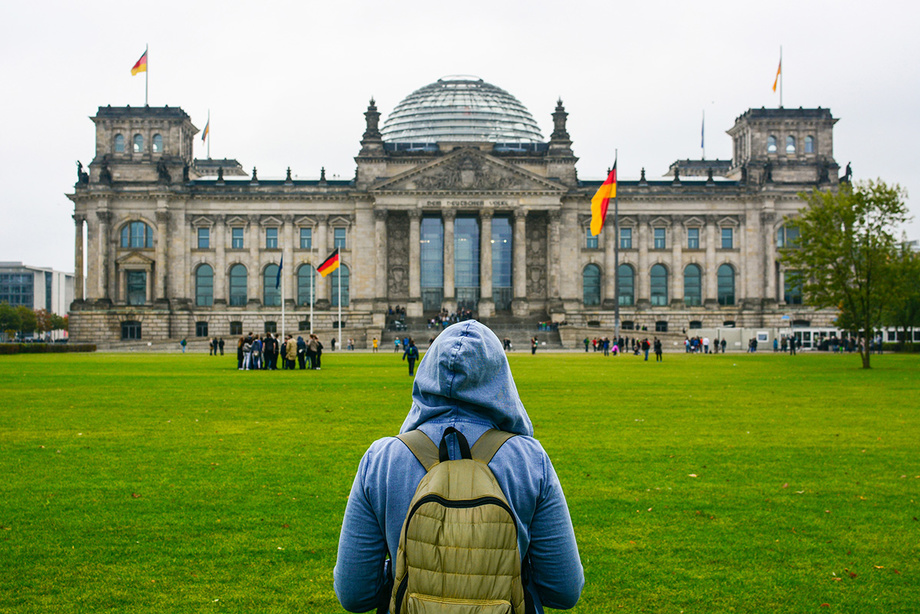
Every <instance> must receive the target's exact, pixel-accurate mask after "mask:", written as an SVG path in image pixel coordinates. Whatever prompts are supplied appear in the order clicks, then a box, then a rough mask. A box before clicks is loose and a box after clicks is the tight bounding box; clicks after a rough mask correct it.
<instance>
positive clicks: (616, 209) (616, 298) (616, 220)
mask: <svg viewBox="0 0 920 614" xmlns="http://www.w3.org/2000/svg"><path fill="white" fill-rule="evenodd" d="M619 158H620V153H619V150H617V149H614V150H613V168H614V171H615V170H616V167H617V162H618V161H619ZM619 198H620V191H619V190H617V191H616V193H615V194H614V196H613V342H614V343H616V344H619V342H620V201H619ZM620 349H621V350H622V349H623V348H620Z"/></svg>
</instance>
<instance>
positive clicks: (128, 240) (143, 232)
mask: <svg viewBox="0 0 920 614" xmlns="http://www.w3.org/2000/svg"><path fill="white" fill-rule="evenodd" d="M121 246H122V247H129V248H132V249H138V248H145V247H153V229H152V228H151V227H150V226H149V225H148V224H145V223H144V222H130V223H128V224H125V225H124V226H123V227H122V229H121Z"/></svg>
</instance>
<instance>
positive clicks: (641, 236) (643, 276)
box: [635, 215, 651, 306]
mask: <svg viewBox="0 0 920 614" xmlns="http://www.w3.org/2000/svg"><path fill="white" fill-rule="evenodd" d="M638 221H639V227H638V229H637V231H636V235H637V236H636V237H635V239H636V241H638V243H639V266H638V270H637V271H636V277H637V278H638V279H637V281H638V282H639V283H638V286H639V287H638V290H639V296H638V297H636V298H637V300H636V303H637V305H640V306H648V305H649V304H650V302H651V273H650V272H649V262H648V216H647V215H640V216H639V218H638Z"/></svg>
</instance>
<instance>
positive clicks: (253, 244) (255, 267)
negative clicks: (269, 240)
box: [246, 215, 262, 305]
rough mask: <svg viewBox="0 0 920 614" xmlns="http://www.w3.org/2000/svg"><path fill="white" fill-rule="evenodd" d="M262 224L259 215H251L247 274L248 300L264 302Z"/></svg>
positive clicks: (257, 302) (258, 303) (258, 302)
mask: <svg viewBox="0 0 920 614" xmlns="http://www.w3.org/2000/svg"><path fill="white" fill-rule="evenodd" d="M260 230H262V227H261V225H260V224H259V216H258V215H250V216H249V263H248V264H247V266H246V269H247V270H248V274H247V275H246V302H247V303H255V304H257V305H261V304H262V293H261V292H259V288H261V287H262V283H261V281H262V280H261V277H262V267H261V262H260V260H259V245H260V244H259V240H260V239H261V238H262V236H261V233H260V232H259V231H260Z"/></svg>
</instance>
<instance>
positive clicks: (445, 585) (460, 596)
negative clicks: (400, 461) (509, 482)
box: [389, 427, 533, 614]
mask: <svg viewBox="0 0 920 614" xmlns="http://www.w3.org/2000/svg"><path fill="white" fill-rule="evenodd" d="M452 434H453V435H455V436H456V438H457V443H458V445H459V447H460V456H461V458H460V459H459V460H450V458H449V456H448V453H447V437H448V436H449V435H452ZM398 437H399V439H400V440H401V441H402V442H403V443H405V444H406V446H407V447H408V448H409V450H411V451H412V453H413V454H414V455H415V457H416V458H417V459H418V461H419V462H420V463H421V464H422V466H424V467H425V470H426V471H427V473H426V474H425V477H424V478H422V481H421V482H420V483H419V485H418V488H417V489H416V490H415V496H414V497H413V498H412V502H411V503H410V504H409V513H408V514H407V515H406V520H405V522H404V523H403V528H402V531H401V532H400V537H399V549H398V551H397V555H396V565H395V568H394V582H393V592H392V595H391V597H390V604H389V606H390V607H389V610H390V612H392V613H393V614H454V613H457V614H460V613H463V614H473V613H476V614H506V613H507V614H528V613H529V612H532V611H533V604H532V602H531V600H530V597H529V595H527V596H526V599H525V595H526V593H527V591H526V590H525V589H524V583H523V581H522V577H521V554H520V552H519V551H518V541H517V524H516V522H515V519H514V514H513V513H512V511H511V507H510V506H509V505H508V501H507V499H505V495H504V493H502V490H501V487H500V486H499V485H498V481H497V480H496V479H495V476H494V475H493V474H492V471H491V470H490V469H489V461H491V460H492V457H493V456H494V455H495V453H496V452H498V449H499V448H501V446H502V445H503V444H504V443H505V442H506V441H508V439H510V438H511V437H514V435H513V434H512V433H506V432H503V431H499V430H496V429H491V430H489V431H486V432H485V434H483V435H482V436H481V437H480V438H479V440H478V441H477V442H476V445H474V446H473V448H472V450H471V449H470V446H469V443H468V442H467V440H466V438H465V437H464V436H463V434H462V433H461V432H460V431H458V430H457V429H455V428H453V427H449V428H448V429H447V430H445V431H444V436H443V437H442V438H441V445H440V446H435V445H434V443H433V442H432V441H431V439H429V438H428V436H427V435H425V434H424V433H423V432H421V431H410V432H408V433H403V434H401V435H399V436H398Z"/></svg>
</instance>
